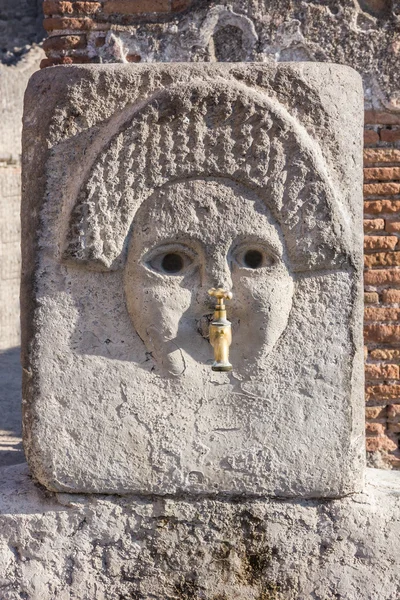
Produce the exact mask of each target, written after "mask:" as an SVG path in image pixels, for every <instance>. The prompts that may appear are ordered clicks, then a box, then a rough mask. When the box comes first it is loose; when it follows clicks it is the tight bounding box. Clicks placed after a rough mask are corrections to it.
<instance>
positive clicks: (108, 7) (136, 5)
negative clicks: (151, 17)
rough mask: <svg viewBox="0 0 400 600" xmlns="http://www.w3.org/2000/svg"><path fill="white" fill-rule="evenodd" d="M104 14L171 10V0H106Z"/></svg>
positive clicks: (130, 13)
mask: <svg viewBox="0 0 400 600" xmlns="http://www.w3.org/2000/svg"><path fill="white" fill-rule="evenodd" d="M103 10H104V14H106V15H111V14H118V15H137V14H146V13H169V12H171V0H107V2H106V3H105V4H104V9H103Z"/></svg>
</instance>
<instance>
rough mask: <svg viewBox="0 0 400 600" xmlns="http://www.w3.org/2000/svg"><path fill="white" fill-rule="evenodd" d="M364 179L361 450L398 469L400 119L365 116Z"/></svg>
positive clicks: (393, 116)
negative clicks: (364, 432) (363, 447)
mask: <svg viewBox="0 0 400 600" xmlns="http://www.w3.org/2000/svg"><path fill="white" fill-rule="evenodd" d="M364 180H365V185H364V212H365V221H364V228H365V268H366V271H365V344H366V358H367V360H366V367H365V377H366V403H367V408H366V412H367V450H368V451H369V452H371V453H377V452H379V453H381V456H382V457H383V459H384V460H386V461H389V462H390V464H391V465H392V466H394V467H397V468H400V452H399V438H400V373H399V368H400V115H398V116H396V115H393V114H390V113H382V112H372V111H367V112H366V113H365V150H364ZM373 456H374V454H372V457H373Z"/></svg>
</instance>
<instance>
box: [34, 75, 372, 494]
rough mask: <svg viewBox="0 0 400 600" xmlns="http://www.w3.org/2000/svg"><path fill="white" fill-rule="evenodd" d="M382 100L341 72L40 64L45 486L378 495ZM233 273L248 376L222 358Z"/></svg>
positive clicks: (37, 213) (37, 305)
mask: <svg viewBox="0 0 400 600" xmlns="http://www.w3.org/2000/svg"><path fill="white" fill-rule="evenodd" d="M277 81H279V85H277V83H276V82H277ZM342 90H346V92H345V97H343V92H342ZM38 98H41V99H42V101H41V102H40V103H38V101H37V99H38ZM362 98H363V97H362V88H361V80H360V77H359V76H358V75H357V74H356V73H355V72H354V71H353V70H352V69H349V68H347V67H341V66H335V65H327V64H312V63H307V64H295V63H293V64H281V65H276V64H271V65H270V64H257V65H256V64H253V65H245V64H240V65H239V64H232V65H217V64H214V65H207V64H201V65H144V64H143V65H136V66H134V65H91V66H82V67H55V68H54V69H51V70H48V71H47V70H46V71H44V72H41V73H38V74H35V75H34V77H33V78H32V79H31V81H30V84H29V87H28V91H27V95H26V104H25V106H26V111H25V125H24V149H23V153H24V165H23V168H24V175H23V240H24V244H23V254H24V256H23V287H22V290H23V294H22V302H23V305H22V308H23V336H24V338H23V366H24V392H23V404H24V422H25V449H26V452H27V456H28V461H29V463H30V466H31V468H32V471H33V473H34V475H35V476H36V478H37V479H38V480H39V481H40V482H41V483H42V484H44V485H45V486H46V487H48V488H49V489H51V490H55V491H60V490H61V491H71V492H98V493H117V494H126V493H142V494H179V493H193V494H207V495H210V494H212V495H215V494H219V495H246V494H247V495H251V496H254V495H259V496H263V495H276V496H283V497H292V496H301V497H317V496H322V497H329V496H340V495H344V494H348V493H350V492H353V491H356V490H359V489H360V488H361V486H362V479H363V465H364V461H363V454H364V439H363V385H362V382H363V352H362V348H363V345H362V335H361V334H362V332H361V323H362V274H361V273H362V195H361V194H362V186H361V184H362V181H361V178H362V172H361V158H362V117H363V111H362ZM249 252H250V253H252V256H253V255H254V256H257V257H258V259H259V260H258V261H257V264H254V263H252V262H251V261H250V262H249V259H248V253H249ZM171 260H172V263H171V264H173V265H175V266H174V267H173V268H170V266H169V264H170V262H171ZM217 286H224V287H226V288H228V289H232V291H233V299H232V301H231V302H230V303H229V307H228V318H230V319H231V321H232V327H233V341H232V345H231V361H232V363H233V372H232V373H215V372H213V371H212V370H211V363H212V360H213V358H212V357H213V353H212V348H211V346H210V343H209V340H208V338H207V336H208V326H209V321H210V315H211V314H212V311H213V307H212V304H211V302H210V298H209V296H208V295H207V291H208V289H209V288H210V287H217Z"/></svg>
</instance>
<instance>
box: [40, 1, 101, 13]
mask: <svg viewBox="0 0 400 600" xmlns="http://www.w3.org/2000/svg"><path fill="white" fill-rule="evenodd" d="M100 9H101V4H100V2H67V1H64V0H44V2H43V12H44V14H45V15H49V16H50V15H66V16H67V15H72V14H74V13H75V14H76V13H77V14H82V15H93V14H95V13H97V12H99V10H100Z"/></svg>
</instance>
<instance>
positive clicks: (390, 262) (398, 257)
mask: <svg viewBox="0 0 400 600" xmlns="http://www.w3.org/2000/svg"><path fill="white" fill-rule="evenodd" d="M364 265H365V268H366V269H370V268H372V267H399V266H400V252H378V253H377V254H365V255H364Z"/></svg>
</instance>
